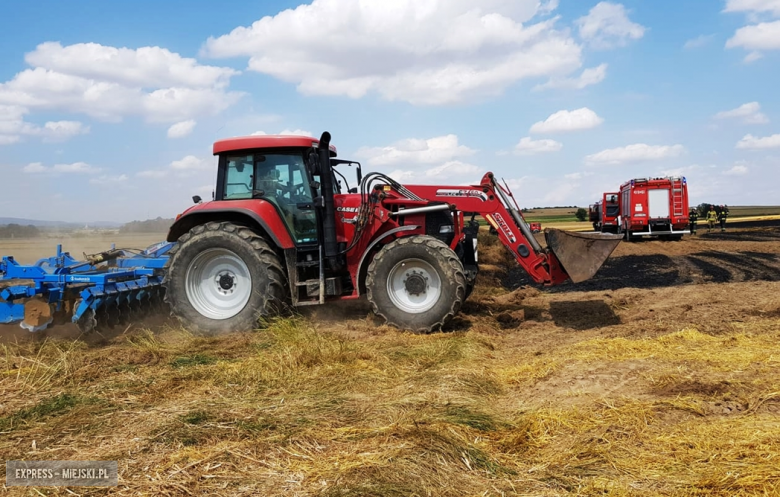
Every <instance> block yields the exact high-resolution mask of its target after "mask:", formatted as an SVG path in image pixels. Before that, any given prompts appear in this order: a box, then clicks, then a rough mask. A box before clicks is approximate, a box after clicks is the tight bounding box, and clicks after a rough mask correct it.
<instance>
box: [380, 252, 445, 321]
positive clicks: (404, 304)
mask: <svg viewBox="0 0 780 497" xmlns="http://www.w3.org/2000/svg"><path fill="white" fill-rule="evenodd" d="M387 293H388V295H389V296H390V300H391V301H392V302H393V304H395V306H396V307H398V308H399V309H401V310H402V311H405V312H408V313H410V314H420V313H422V312H425V311H428V310H430V309H431V308H432V307H433V306H434V305H436V302H438V301H439V298H440V297H441V293H442V291H441V278H439V274H438V273H437V272H436V270H435V269H434V268H433V266H431V265H430V264H428V263H427V262H425V261H423V260H420V259H407V260H405V261H402V262H399V263H398V264H396V265H395V267H393V269H392V270H391V271H390V274H389V276H388V278H387Z"/></svg>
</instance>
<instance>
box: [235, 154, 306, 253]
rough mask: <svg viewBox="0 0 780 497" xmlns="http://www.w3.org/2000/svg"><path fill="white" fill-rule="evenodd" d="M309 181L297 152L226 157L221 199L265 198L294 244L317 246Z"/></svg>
mask: <svg viewBox="0 0 780 497" xmlns="http://www.w3.org/2000/svg"><path fill="white" fill-rule="evenodd" d="M309 183H310V182H309V178H308V171H307V170H306V167H305V165H304V161H303V154H302V153H301V152H300V151H297V152H291V153H284V152H279V153H255V154H242V155H240V156H228V157H226V160H225V173H224V181H223V184H224V190H223V195H222V199H223V200H238V199H242V200H245V199H252V198H254V199H262V200H265V201H266V202H269V203H271V204H272V205H273V206H274V208H275V209H276V211H277V212H278V213H279V216H280V217H281V219H282V220H283V221H284V223H285V225H286V226H287V229H288V231H289V232H290V235H291V236H292V238H293V240H294V241H295V243H296V245H299V246H300V245H316V244H317V233H318V230H317V214H316V212H315V210H314V199H313V196H312V189H311V187H310V185H309Z"/></svg>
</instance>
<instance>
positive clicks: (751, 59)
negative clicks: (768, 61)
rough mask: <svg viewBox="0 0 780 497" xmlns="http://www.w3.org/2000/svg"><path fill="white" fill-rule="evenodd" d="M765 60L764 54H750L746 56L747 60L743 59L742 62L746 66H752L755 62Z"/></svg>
mask: <svg viewBox="0 0 780 497" xmlns="http://www.w3.org/2000/svg"><path fill="white" fill-rule="evenodd" d="M763 58H764V54H762V53H761V52H750V53H749V54H747V55H745V58H744V59H742V61H743V62H744V63H745V64H750V63H752V62H755V61H757V60H759V59H763Z"/></svg>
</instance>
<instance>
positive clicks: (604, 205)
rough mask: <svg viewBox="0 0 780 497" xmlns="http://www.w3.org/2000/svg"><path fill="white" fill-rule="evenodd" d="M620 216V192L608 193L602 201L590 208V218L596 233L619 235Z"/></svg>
mask: <svg viewBox="0 0 780 497" xmlns="http://www.w3.org/2000/svg"><path fill="white" fill-rule="evenodd" d="M618 216H620V194H619V193H618V192H607V193H605V194H604V195H603V197H602V198H601V200H599V201H598V202H596V203H595V204H591V205H590V206H588V217H589V219H590V222H591V223H593V229H594V230H596V231H601V232H602V233H617V232H618Z"/></svg>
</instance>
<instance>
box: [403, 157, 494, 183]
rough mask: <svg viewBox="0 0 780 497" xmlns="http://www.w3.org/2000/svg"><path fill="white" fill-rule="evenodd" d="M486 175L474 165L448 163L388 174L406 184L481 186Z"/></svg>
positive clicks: (457, 162) (455, 162) (458, 162)
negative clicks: (483, 176) (481, 181)
mask: <svg viewBox="0 0 780 497" xmlns="http://www.w3.org/2000/svg"><path fill="white" fill-rule="evenodd" d="M484 173H485V170H484V169H482V168H481V167H478V166H475V165H473V164H468V163H466V162H461V161H448V162H445V163H444V164H442V165H440V166H436V167H430V168H418V169H415V170H408V169H397V170H395V171H392V172H390V173H388V176H390V177H391V178H393V179H394V180H396V181H398V182H399V183H404V184H431V183H433V184H442V185H466V184H479V181H480V180H481V179H482V175H484Z"/></svg>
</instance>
